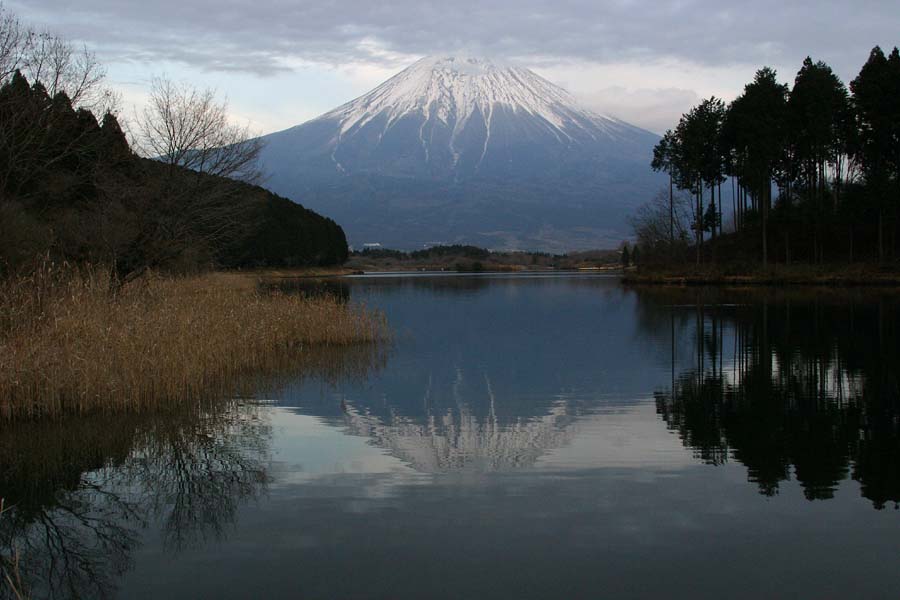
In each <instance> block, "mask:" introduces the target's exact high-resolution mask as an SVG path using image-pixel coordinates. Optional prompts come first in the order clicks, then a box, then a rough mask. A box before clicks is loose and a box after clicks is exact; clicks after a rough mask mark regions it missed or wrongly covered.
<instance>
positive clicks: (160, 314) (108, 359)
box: [0, 265, 390, 418]
mask: <svg viewBox="0 0 900 600" xmlns="http://www.w3.org/2000/svg"><path fill="white" fill-rule="evenodd" d="M247 281H248V280H247V279H246V278H244V279H242V278H240V277H232V276H228V275H221V274H210V275H204V276H196V277H191V278H179V279H173V278H163V277H158V276H146V277H144V278H142V279H141V280H139V281H136V282H133V283H131V284H129V285H128V286H127V287H125V288H123V289H121V290H119V291H118V292H117V293H115V294H113V293H111V291H110V290H111V286H110V280H109V275H108V274H107V273H106V272H105V271H102V270H91V269H81V270H73V269H61V268H57V267H53V266H52V265H51V266H44V267H43V268H41V269H39V270H37V271H35V272H34V273H33V274H32V275H31V276H29V277H25V278H18V279H12V280H8V281H6V282H5V283H2V284H0V417H3V418H12V417H25V418H34V417H42V416H55V415H62V414H84V413H89V412H122V411H135V410H146V409H150V408H159V407H163V406H165V405H167V404H171V403H173V402H191V401H198V400H205V399H208V398H209V397H211V396H223V397H227V396H229V395H234V394H237V393H239V392H240V390H241V389H242V388H241V386H242V384H244V383H245V382H246V380H247V379H248V378H250V379H252V378H253V377H255V376H257V375H259V374H261V373H265V374H275V373H276V372H278V371H279V370H282V369H285V368H289V369H293V370H296V369H297V368H298V367H302V366H303V365H315V367H316V368H319V369H323V370H327V369H328V365H332V364H333V361H332V360H331V357H333V356H334V351H335V349H339V348H350V347H353V346H359V345H372V344H377V343H378V342H383V341H386V340H387V339H388V338H389V336H390V333H389V329H388V327H387V324H386V321H385V319H384V317H383V315H381V314H380V313H377V312H373V311H370V310H367V309H366V308H365V307H361V306H355V305H352V304H345V303H341V302H339V301H338V300H336V299H332V298H328V297H325V298H305V297H301V296H296V295H287V294H283V293H278V292H260V291H257V289H256V288H255V286H254V285H253V284H252V282H251V283H247Z"/></svg>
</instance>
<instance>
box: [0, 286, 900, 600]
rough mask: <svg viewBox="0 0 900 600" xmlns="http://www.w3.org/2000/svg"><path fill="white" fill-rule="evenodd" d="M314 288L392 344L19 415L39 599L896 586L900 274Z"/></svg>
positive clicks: (1, 523)
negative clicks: (201, 394)
mask: <svg viewBox="0 0 900 600" xmlns="http://www.w3.org/2000/svg"><path fill="white" fill-rule="evenodd" d="M308 286H309V284H306V283H297V282H295V283H294V284H292V285H290V286H287V287H290V288H291V289H292V290H293V291H297V292H304V291H306V292H309V293H336V294H339V295H340V296H341V297H343V298H345V299H347V300H348V301H350V302H362V303H365V304H366V305H369V306H373V307H377V308H379V309H381V310H383V311H384V312H385V313H386V314H387V316H388V319H389V321H390V323H391V325H392V326H393V328H394V331H395V333H396V338H395V340H394V342H393V343H392V345H391V346H390V347H389V348H383V349H379V350H378V351H370V350H369V351H357V352H349V353H346V354H341V353H332V354H333V356H331V357H330V358H329V363H330V364H331V366H332V367H333V368H328V369H322V371H321V372H320V373H319V372H317V373H313V374H310V375H309V376H307V377H305V378H298V377H290V376H285V377H283V378H280V379H277V380H273V381H268V382H261V383H260V388H259V389H260V391H259V393H258V394H256V396H255V397H254V398H244V399H236V400H226V401H223V402H221V403H216V404H212V405H207V404H205V403H195V402H186V404H187V405H188V406H186V408H185V410H184V411H183V412H182V411H179V412H178V413H176V414H167V415H155V416H149V415H143V416H141V415H137V416H127V417H117V418H105V417H96V418H81V419H68V420H65V421H62V422H59V423H53V424H27V425H21V424H19V425H9V424H7V425H3V431H2V437H0V453H2V454H0V495H2V496H3V498H4V503H5V506H6V507H7V508H8V510H7V512H5V513H4V514H3V515H2V516H0V544H2V546H0V552H2V553H3V555H4V556H5V557H7V558H9V557H10V556H12V552H13V549H14V548H15V549H16V550H17V552H18V555H19V573H20V577H21V578H22V579H23V581H24V582H26V583H28V584H29V585H31V586H32V592H33V593H32V595H33V597H34V598H44V597H52V598H71V597H84V598H103V597H111V598H129V599H131V598H216V599H223V598H250V597H256V598H314V599H318V598H321V599H340V598H384V599H402V598H514V599H526V598H679V597H684V598H688V597H689V598H721V597H727V598H754V599H757V598H801V597H802V598H839V597H860V598H863V597H864V598H897V597H900V512H898V511H897V506H898V502H900V383H898V371H900V344H898V341H897V340H898V333H900V332H898V323H900V321H898V316H900V294H898V293H897V292H895V291H891V290H887V289H867V290H861V289H855V290H854V289H848V290H835V289H828V288H824V287H823V288H815V289H812V288H810V289H795V290H788V289H767V288H747V289H733V290H725V289H714V288H701V287H696V288H639V289H629V288H624V287H622V286H621V285H620V284H619V282H618V280H617V278H615V277H611V276H604V275H593V274H531V275H490V274H485V275H427V274H424V275H419V274H415V275H405V276H391V275H383V276H379V275H371V276H361V277H351V278H347V279H343V280H340V281H332V282H330V283H327V284H324V285H320V286H313V287H315V289H314V290H313V289H307V287H308ZM10 507H11V508H10ZM2 589H3V593H4V594H7V595H9V590H8V589H7V588H6V587H3V588H2Z"/></svg>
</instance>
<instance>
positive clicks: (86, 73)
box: [0, 4, 119, 114]
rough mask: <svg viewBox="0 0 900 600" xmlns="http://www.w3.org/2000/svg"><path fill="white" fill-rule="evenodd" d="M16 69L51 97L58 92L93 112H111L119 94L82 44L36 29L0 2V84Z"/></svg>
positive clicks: (115, 105)
mask: <svg viewBox="0 0 900 600" xmlns="http://www.w3.org/2000/svg"><path fill="white" fill-rule="evenodd" d="M16 71H19V72H21V73H22V75H24V76H25V78H26V79H27V80H28V81H29V82H31V83H33V84H34V83H40V84H41V85H42V86H43V87H44V89H46V90H47V93H48V94H49V95H50V96H51V97H53V96H55V95H56V94H57V93H59V92H62V93H64V94H66V96H68V98H69V100H70V101H71V102H72V105H73V106H75V107H76V108H77V107H83V108H87V109H89V110H92V111H93V112H94V113H95V114H103V113H105V112H115V109H116V108H117V107H118V103H119V97H118V95H117V94H115V93H114V92H113V91H111V90H110V89H108V88H107V87H106V86H105V85H104V83H105V81H106V69H105V68H104V67H103V66H102V65H101V64H100V62H99V61H98V60H97V57H96V55H94V53H93V52H91V51H90V50H89V49H88V48H87V47H86V46H81V47H78V46H76V45H74V44H72V43H71V42H69V41H68V40H65V39H63V38H61V37H59V36H58V35H56V34H54V33H52V32H50V31H37V30H35V29H33V28H31V27H29V26H27V25H25V24H24V23H22V21H21V20H20V19H19V18H18V17H17V16H16V15H15V14H13V13H11V12H9V11H8V10H6V8H5V7H4V6H3V5H2V4H0V84H4V83H7V82H8V81H9V80H10V79H11V78H12V76H13V75H14V74H15V73H16Z"/></svg>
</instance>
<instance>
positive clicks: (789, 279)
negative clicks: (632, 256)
mask: <svg viewBox="0 0 900 600" xmlns="http://www.w3.org/2000/svg"><path fill="white" fill-rule="evenodd" d="M622 281H623V282H624V283H630V284H662V285H830V286H860V285H874V286H879V285H880V286H900V268H898V266H896V265H886V266H878V265H871V264H836V265H835V264H832V265H803V264H801V265H790V266H787V265H777V266H774V267H770V268H769V269H762V268H759V267H749V266H741V265H704V266H700V267H697V266H695V265H679V266H670V267H645V266H641V267H639V268H637V269H628V270H626V271H625V273H624V275H623V276H622Z"/></svg>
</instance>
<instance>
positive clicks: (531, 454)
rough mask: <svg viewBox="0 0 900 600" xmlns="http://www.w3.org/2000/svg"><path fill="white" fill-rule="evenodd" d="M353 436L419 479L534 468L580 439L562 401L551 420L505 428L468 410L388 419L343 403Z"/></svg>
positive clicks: (517, 422) (514, 422) (525, 421)
mask: <svg viewBox="0 0 900 600" xmlns="http://www.w3.org/2000/svg"><path fill="white" fill-rule="evenodd" d="M343 406H344V411H345V423H346V428H347V430H348V431H349V433H351V434H353V435H358V436H362V437H366V438H368V439H369V440H370V441H371V442H372V443H373V444H375V445H376V446H379V447H381V448H385V449H387V450H388V451H389V452H390V453H391V454H392V455H393V456H396V457H397V458H400V459H401V460H403V461H404V462H406V463H408V464H409V465H410V466H412V467H413V468H414V469H415V470H416V471H419V472H420V473H438V472H451V471H452V472H461V471H476V472H484V471H504V470H509V469H515V468H521V467H530V466H532V465H533V464H534V463H535V462H536V461H537V460H538V458H540V457H541V456H543V455H544V454H545V453H547V452H548V451H549V450H552V449H555V448H560V447H562V446H564V445H566V444H567V443H568V442H570V441H571V439H572V438H573V437H574V435H575V427H574V424H575V415H574V414H573V412H572V408H571V407H570V406H569V405H568V403H566V402H565V401H563V400H560V401H558V402H557V403H556V404H555V405H554V406H553V407H552V409H551V410H550V412H549V413H548V414H545V415H541V416H535V417H520V418H517V419H514V420H511V421H509V422H505V423H503V422H501V420H500V419H498V417H497V416H496V415H495V414H490V415H488V416H486V417H479V416H477V415H474V414H472V413H471V412H470V410H469V409H468V408H467V407H465V406H464V407H461V408H460V409H458V410H448V411H446V412H442V413H431V412H429V413H428V414H427V415H426V416H425V417H424V418H423V419H412V418H410V417H405V416H402V415H391V416H389V417H387V418H383V417H380V416H378V415H376V414H373V413H371V412H368V411H366V410H365V409H364V408H357V407H355V406H352V405H349V404H347V403H346V402H345V403H344V405H343Z"/></svg>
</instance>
